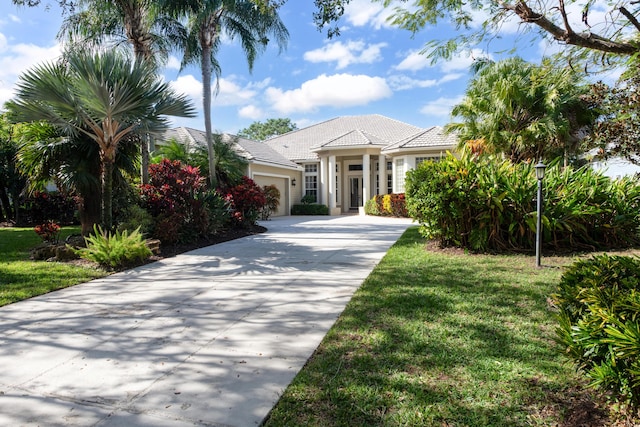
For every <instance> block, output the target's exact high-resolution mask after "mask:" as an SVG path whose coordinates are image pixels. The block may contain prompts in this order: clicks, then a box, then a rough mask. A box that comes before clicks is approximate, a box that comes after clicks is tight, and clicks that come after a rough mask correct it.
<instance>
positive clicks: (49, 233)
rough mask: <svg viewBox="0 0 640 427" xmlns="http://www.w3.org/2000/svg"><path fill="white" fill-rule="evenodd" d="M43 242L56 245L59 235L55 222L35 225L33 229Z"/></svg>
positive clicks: (58, 228) (58, 227)
mask: <svg viewBox="0 0 640 427" xmlns="http://www.w3.org/2000/svg"><path fill="white" fill-rule="evenodd" d="M33 231H35V232H36V234H37V235H38V236H40V238H42V240H43V241H44V242H49V243H57V242H58V236H59V235H60V226H59V225H58V224H56V222H55V221H47V222H45V223H43V224H39V225H36V226H35V227H34V228H33Z"/></svg>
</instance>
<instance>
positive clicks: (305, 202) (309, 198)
mask: <svg viewBox="0 0 640 427" xmlns="http://www.w3.org/2000/svg"><path fill="white" fill-rule="evenodd" d="M315 202H316V196H314V195H313V194H307V195H306V196H302V199H301V200H300V203H302V204H303V205H310V204H311V203H315Z"/></svg>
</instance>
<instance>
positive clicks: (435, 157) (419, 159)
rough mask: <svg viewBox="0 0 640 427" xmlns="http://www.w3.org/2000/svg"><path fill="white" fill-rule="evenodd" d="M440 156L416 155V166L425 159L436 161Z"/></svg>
mask: <svg viewBox="0 0 640 427" xmlns="http://www.w3.org/2000/svg"><path fill="white" fill-rule="evenodd" d="M440 158H441V157H440V156H424V157H416V168H417V167H418V166H420V163H422V162H426V161H427V160H434V161H436V162H437V161H438V160H440Z"/></svg>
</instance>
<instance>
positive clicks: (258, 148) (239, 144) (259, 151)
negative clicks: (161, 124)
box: [159, 127, 300, 169]
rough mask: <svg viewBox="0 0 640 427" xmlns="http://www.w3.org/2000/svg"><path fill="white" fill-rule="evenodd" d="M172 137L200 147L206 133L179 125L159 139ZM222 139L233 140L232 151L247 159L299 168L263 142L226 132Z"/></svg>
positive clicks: (203, 143) (165, 139)
mask: <svg viewBox="0 0 640 427" xmlns="http://www.w3.org/2000/svg"><path fill="white" fill-rule="evenodd" d="M172 138H175V139H176V140H177V141H179V142H182V143H184V144H187V145H188V146H190V145H191V144H193V145H198V146H201V147H206V146H207V137H206V134H205V133H204V132H203V131H201V130H197V129H193V128H188V127H179V128H174V129H169V130H167V131H166V132H165V133H164V135H163V136H162V137H161V138H159V139H160V140H164V141H168V140H169V139H172ZM222 140H223V141H224V142H227V143H230V142H233V144H234V146H233V149H234V151H236V152H237V153H238V154H239V155H241V156H242V157H244V158H245V159H247V160H249V161H254V162H261V163H266V164H272V165H274V166H281V167H286V168H290V169H299V168H300V166H299V165H297V164H296V163H293V162H292V161H290V160H289V159H287V158H285V157H284V156H282V155H281V154H280V153H278V152H277V151H275V150H274V149H272V148H271V147H269V146H268V145H266V144H265V143H263V142H256V141H251V140H249V139H245V138H240V137H237V136H235V135H231V134H227V133H224V134H222Z"/></svg>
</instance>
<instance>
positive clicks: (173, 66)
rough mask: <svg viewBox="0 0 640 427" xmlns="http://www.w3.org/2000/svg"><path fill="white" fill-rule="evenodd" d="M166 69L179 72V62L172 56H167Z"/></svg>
mask: <svg viewBox="0 0 640 427" xmlns="http://www.w3.org/2000/svg"><path fill="white" fill-rule="evenodd" d="M166 68H167V69H169V70H179V69H180V60H179V59H178V58H176V57H175V56H173V55H171V56H169V60H168V61H167V65H166Z"/></svg>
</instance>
